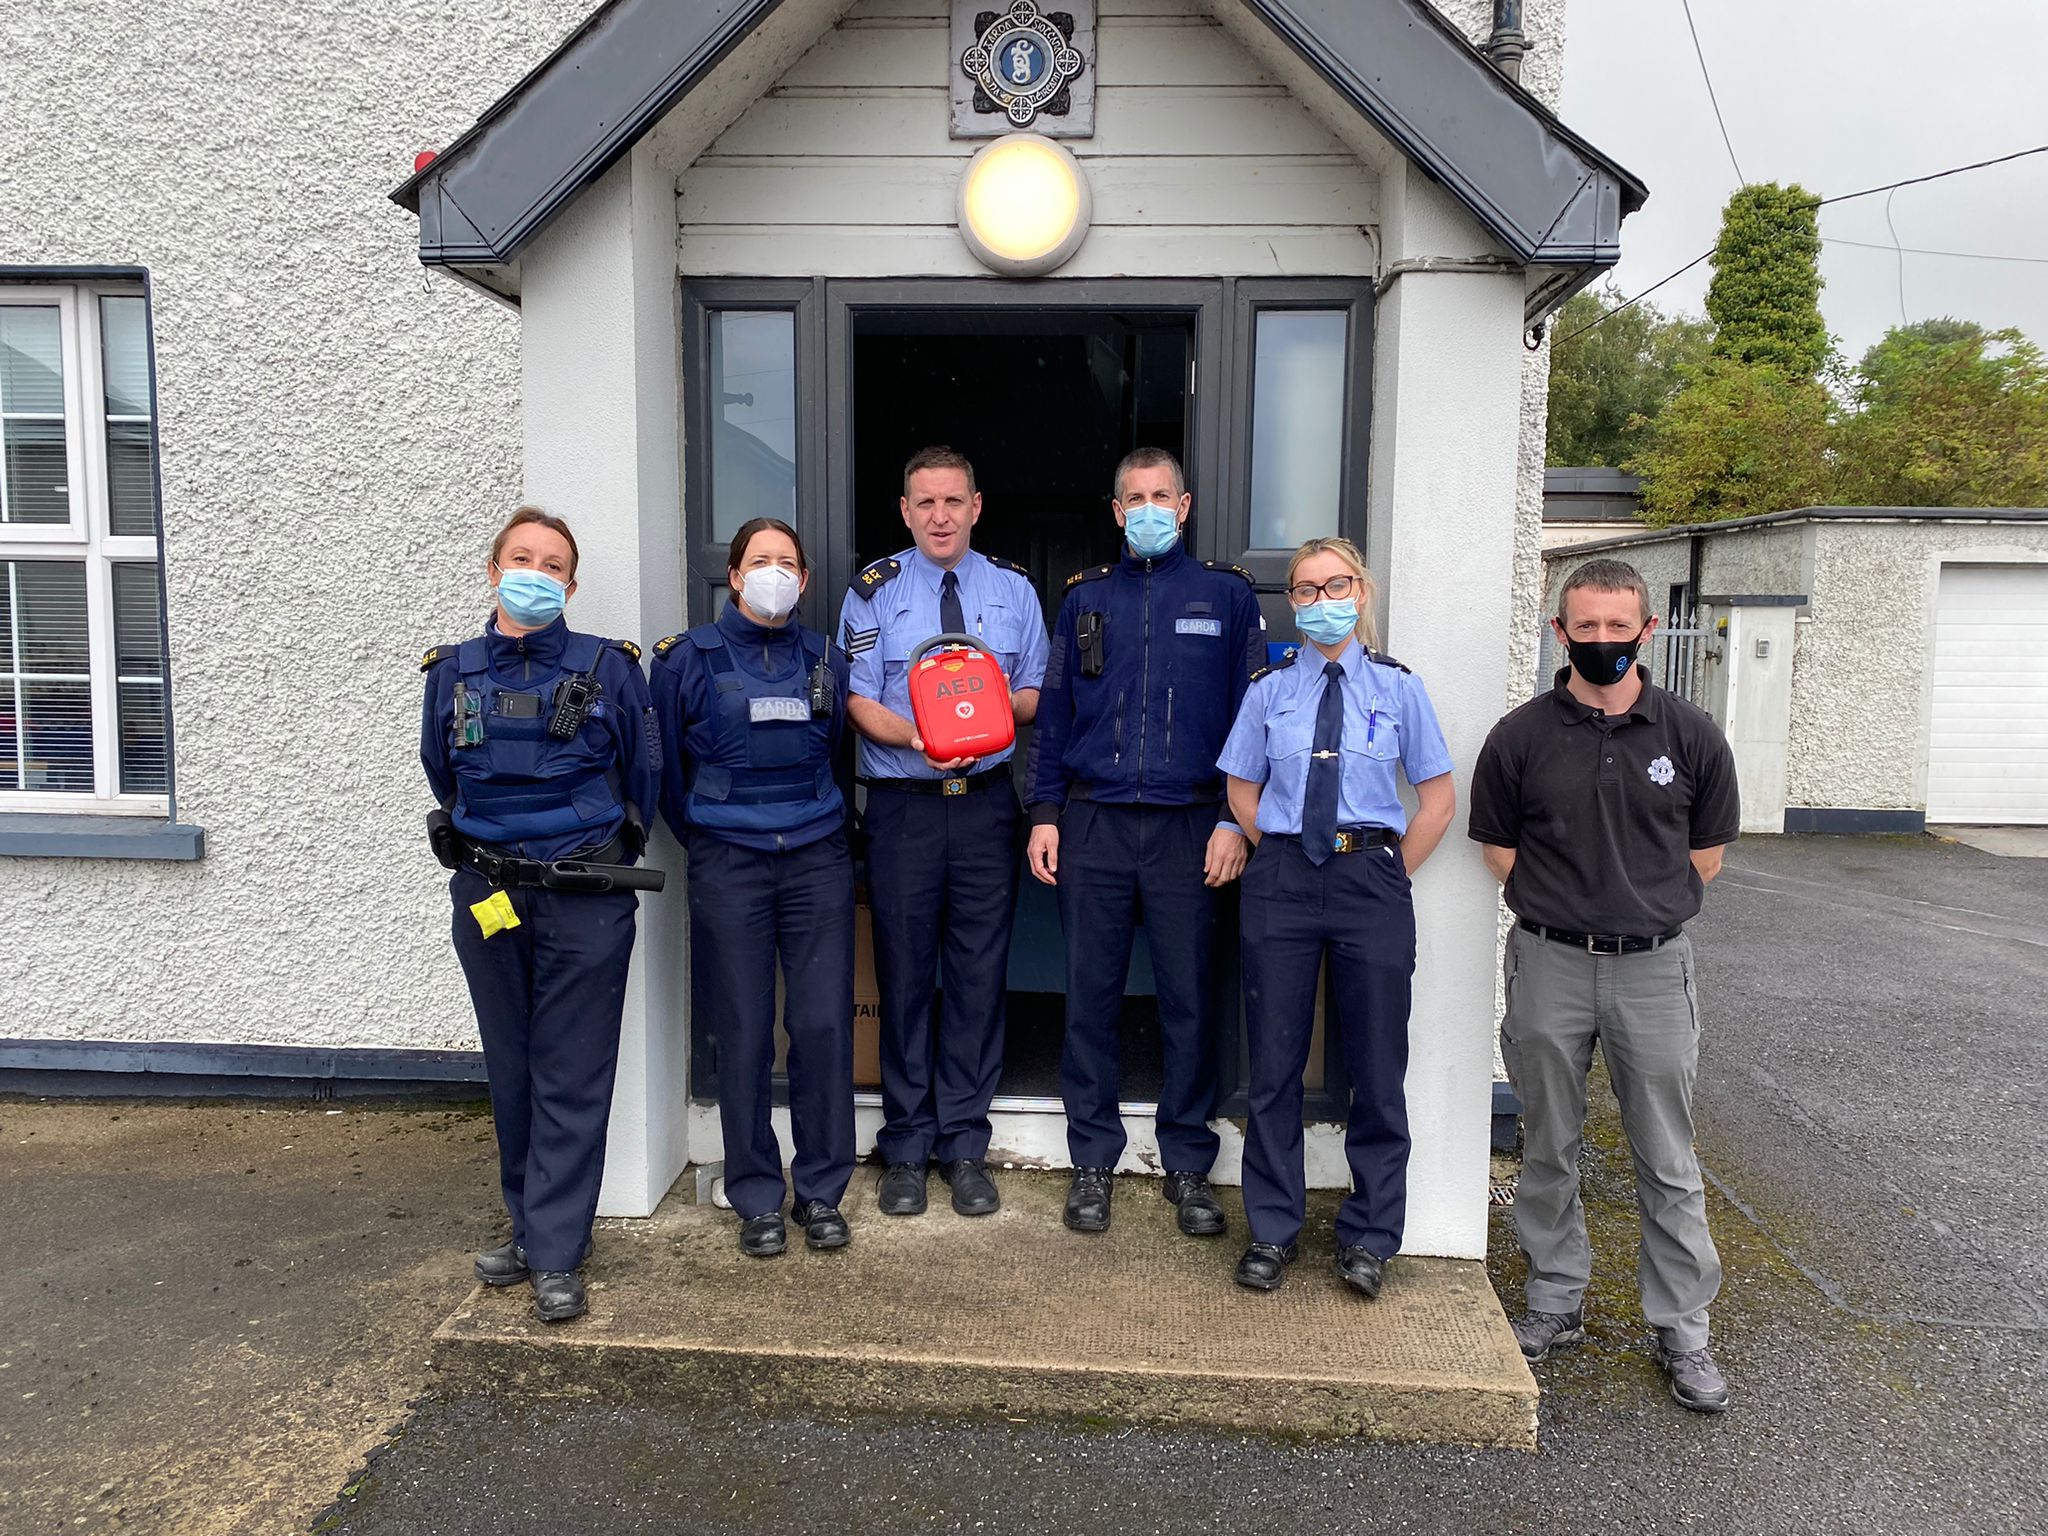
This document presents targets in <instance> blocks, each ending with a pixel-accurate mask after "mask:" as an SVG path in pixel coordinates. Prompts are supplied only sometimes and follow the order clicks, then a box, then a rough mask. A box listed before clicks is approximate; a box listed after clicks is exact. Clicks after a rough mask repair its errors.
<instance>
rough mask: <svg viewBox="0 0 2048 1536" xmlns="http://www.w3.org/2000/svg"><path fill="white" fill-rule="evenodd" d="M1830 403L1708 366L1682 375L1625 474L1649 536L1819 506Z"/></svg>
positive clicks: (1772, 375) (1720, 363) (1743, 372)
mask: <svg viewBox="0 0 2048 1536" xmlns="http://www.w3.org/2000/svg"><path fill="white" fill-rule="evenodd" d="M1831 409H1832V407H1831V402H1830V400H1829V397H1828V392H1827V390H1826V389H1824V388H1823V387H1822V386H1821V385H1820V384H1819V383H1818V382H1817V381H1815V380H1813V379H1810V378H1808V379H1799V378H1793V377H1790V376H1788V375H1786V374H1785V373H1783V372H1781V371H1779V370H1778V369H1776V368H1773V367H1770V366H1768V365H1765V364H1761V363H1744V362H1737V361H1734V360H1731V359H1728V358H1721V357H1713V358H1709V359H1708V360H1707V361H1706V362H1704V363H1702V364H1701V365H1700V366H1699V367H1697V368H1695V369H1693V370H1691V374H1690V377H1689V378H1688V379H1687V381H1686V385H1685V388H1684V389H1682V390H1680V391H1679V392H1678V394H1677V396H1676V397H1675V398H1674V399H1673V400H1672V401H1671V403H1670V404H1669V405H1667V406H1666V407H1665V408H1664V411H1663V413H1662V414H1661V415H1659V416H1658V418H1657V420H1656V421H1655V422H1654V423H1653V424H1652V425H1651V426H1650V428H1649V429H1648V431H1647V433H1646V434H1645V440H1644V444H1643V447H1642V448H1641V450H1640V451H1638V452H1637V454H1636V455H1635V456H1634V457H1633V458H1632V459H1630V460H1629V462H1628V464H1627V465H1626V466H1624V467H1625V468H1627V469H1628V470H1629V471H1630V472H1631V473H1633V474H1638V475H1641V476H1642V477H1643V521H1644V522H1646V523H1648V524H1649V525H1650V526H1651V527H1653V528H1661V527H1664V526H1666V525H1668V524H1671V523H1704V522H1712V521H1715V520H1716V519H1719V518H1728V517H1750V516H1754V515H1756V514H1758V513H1762V512H1783V511H1786V510H1787V509H1789V508H1792V507H1805V506H1813V505H1815V504H1816V503H1820V502H1824V501H1825V500H1827V493H1828V489H1829V485H1830V481H1831V478H1832V473H1831V468H1830V463H1829V457H1828V448H1829V437H1828V434H1829V429H1830V415H1831Z"/></svg>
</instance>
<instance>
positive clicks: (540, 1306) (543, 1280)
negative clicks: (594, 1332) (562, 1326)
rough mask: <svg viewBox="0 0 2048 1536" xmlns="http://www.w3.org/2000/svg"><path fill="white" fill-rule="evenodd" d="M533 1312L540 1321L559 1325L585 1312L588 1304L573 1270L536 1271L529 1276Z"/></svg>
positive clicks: (588, 1306) (581, 1284) (580, 1282)
mask: <svg viewBox="0 0 2048 1536" xmlns="http://www.w3.org/2000/svg"><path fill="white" fill-rule="evenodd" d="M533 1309H534V1311H536V1312H538V1313H539V1314H540V1320H541V1321H542V1322H544V1323H561V1322H566V1321H568V1320H569V1319H570V1318H572V1317H581V1316H582V1315H583V1314H584V1313H585V1312H587V1311H589V1310H590V1301H589V1299H588V1298H587V1297H586V1296H585V1295H584V1294H583V1282H582V1281H581V1280H580V1279H578V1278H577V1276H576V1273H575V1271H574V1270H567V1269H538V1270H535V1271H534V1274H533Z"/></svg>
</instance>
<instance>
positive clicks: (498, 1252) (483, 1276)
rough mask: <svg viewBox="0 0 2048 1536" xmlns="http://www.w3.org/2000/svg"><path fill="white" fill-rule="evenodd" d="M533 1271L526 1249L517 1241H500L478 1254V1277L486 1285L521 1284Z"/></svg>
mask: <svg viewBox="0 0 2048 1536" xmlns="http://www.w3.org/2000/svg"><path fill="white" fill-rule="evenodd" d="M532 1273H533V1271H532V1270H530V1269H528V1268H527V1267H526V1250H525V1249H524V1248H522V1247H520V1246H519V1245H518V1244H517V1243H510V1242H507V1243H500V1244H498V1246H497V1247H495V1248H492V1249H490V1250H488V1251H487V1252H484V1253H480V1254H478V1255H477V1256H476V1277H477V1279H479V1280H481V1281H482V1282H483V1283H484V1284H485V1285H519V1284H522V1283H523V1282H524V1281H525V1280H526V1279H527V1277H528V1276H530V1275H531V1274H532Z"/></svg>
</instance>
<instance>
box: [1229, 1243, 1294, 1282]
mask: <svg viewBox="0 0 2048 1536" xmlns="http://www.w3.org/2000/svg"><path fill="white" fill-rule="evenodd" d="M1300 1257H1301V1245H1300V1244H1298V1243H1289V1244H1288V1245H1287V1246H1286V1247H1285V1248H1282V1247H1281V1246H1280V1245H1279V1244H1278V1243H1253V1244H1252V1245H1251V1247H1249V1248H1247V1249H1245V1251H1244V1257H1243V1258H1241V1259H1239V1260H1238V1261H1237V1276H1236V1278H1237V1283H1238V1284H1239V1285H1248V1286H1250V1287H1251V1288H1252V1289H1253V1290H1255V1291H1277V1290H1279V1289H1280V1282H1281V1281H1282V1280H1285V1279H1286V1278H1287V1266H1288V1265H1289V1264H1292V1263H1293V1262H1294V1261H1295V1260H1296V1259H1298V1258H1300Z"/></svg>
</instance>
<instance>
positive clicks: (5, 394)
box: [0, 304, 64, 416]
mask: <svg viewBox="0 0 2048 1536" xmlns="http://www.w3.org/2000/svg"><path fill="white" fill-rule="evenodd" d="M24 412H28V413H31V414H41V415H48V416H62V415H63V414H64V361H63V330H62V327H61V326H60V325H59V323H58V317H57V306H56V305H54V304H35V305H29V304H0V413H4V414H6V415H9V416H18V415H21V414H22V413H24Z"/></svg>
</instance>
